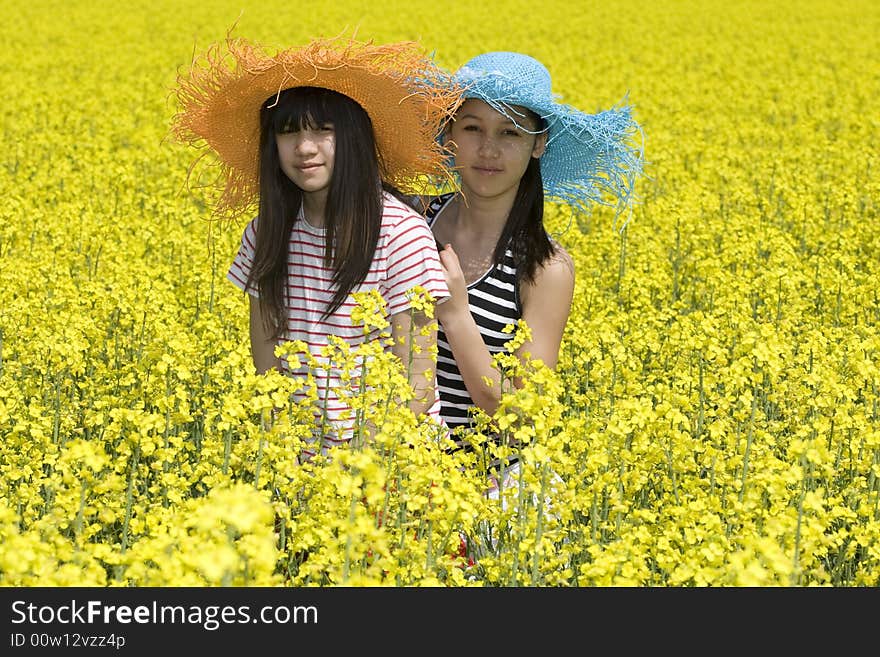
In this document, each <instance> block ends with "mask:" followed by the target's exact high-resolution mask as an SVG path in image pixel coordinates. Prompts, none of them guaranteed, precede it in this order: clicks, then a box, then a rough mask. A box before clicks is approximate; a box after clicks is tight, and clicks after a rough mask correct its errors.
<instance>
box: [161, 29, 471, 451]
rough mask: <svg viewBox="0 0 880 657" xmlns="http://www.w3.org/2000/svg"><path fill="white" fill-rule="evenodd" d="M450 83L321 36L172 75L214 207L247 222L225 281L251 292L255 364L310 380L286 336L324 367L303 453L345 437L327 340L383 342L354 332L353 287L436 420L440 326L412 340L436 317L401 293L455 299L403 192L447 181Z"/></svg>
mask: <svg viewBox="0 0 880 657" xmlns="http://www.w3.org/2000/svg"><path fill="white" fill-rule="evenodd" d="M230 59H231V61H232V62H233V64H234V65H233V66H228V65H227V62H228V61H230ZM443 76H444V74H443V73H442V72H441V71H439V70H438V69H436V68H435V67H434V65H433V64H432V62H431V61H430V60H429V59H427V58H426V57H424V56H423V55H421V54H420V53H419V52H418V51H417V49H416V47H415V44H412V43H399V44H390V45H381V46H380V45H373V44H371V43H358V42H355V41H353V40H345V41H344V40H342V39H337V40H316V41H314V42H312V43H310V44H309V45H307V46H305V47H303V48H295V49H289V50H284V51H281V52H279V53H277V54H275V55H271V56H270V55H267V54H265V53H264V52H262V51H261V50H259V49H258V48H256V47H254V46H252V45H250V44H248V43H246V42H244V41H241V40H229V41H227V43H226V45H225V49H224V48H222V47H221V46H215V47H214V48H212V49H211V50H209V52H208V53H207V54H206V56H205V58H204V64H202V62H199V63H197V65H194V66H193V67H192V70H191V71H190V73H189V75H188V76H186V77H182V78H181V79H180V80H179V84H178V90H177V96H178V99H179V101H180V103H181V105H182V109H181V111H180V112H179V113H178V115H177V116H176V117H175V130H176V134H177V136H178V137H179V138H180V139H183V140H184V141H188V142H189V143H191V144H193V145H204V146H206V147H207V150H208V151H210V152H213V154H215V155H216V157H217V159H218V162H219V165H220V169H221V172H222V174H223V175H222V176H221V178H220V180H221V182H222V184H223V190H222V193H221V195H220V198H219V202H218V205H217V209H216V211H217V213H218V214H219V215H221V216H224V217H229V216H232V217H238V216H240V215H241V214H242V213H244V212H248V211H250V212H252V213H255V216H253V218H251V219H250V221H249V222H248V223H247V225H246V226H245V228H244V231H243V234H242V239H241V246H240V249H239V251H238V253H237V255H236V256H235V258H234V260H233V262H232V265H231V266H230V268H229V271H228V275H227V277H228V279H229V280H230V281H231V282H232V283H233V284H235V285H236V286H237V287H239V288H240V289H241V290H243V291H245V292H246V293H247V294H248V295H249V300H250V341H251V352H252V356H253V362H254V365H255V367H256V370H257V371H258V372H265V371H267V370H269V369H271V368H276V369H278V370H281V371H283V372H286V373H288V374H291V375H295V374H304V373H305V369H306V368H307V367H308V366H307V365H303V366H302V367H296V366H295V365H294V364H292V363H291V362H288V360H287V359H286V358H285V357H278V356H276V354H275V347H276V345H278V344H279V343H281V342H284V341H294V340H301V341H303V342H304V343H305V344H306V345H307V346H308V350H309V354H310V355H311V356H312V357H313V358H314V359H315V360H316V361H317V362H318V363H319V364H320V365H321V367H320V368H318V370H317V371H316V370H315V369H312V370H311V373H312V375H313V377H314V380H315V381H316V382H317V383H318V385H319V386H320V390H319V394H320V400H319V402H318V403H317V405H316V406H315V413H316V418H315V430H314V439H315V443H314V444H313V446H312V448H311V449H310V450H309V451H307V452H306V453H305V455H304V456H305V457H306V458H308V457H310V456H312V455H314V454H315V453H317V450H318V449H319V446H320V449H322V450H323V451H325V452H326V450H327V448H329V447H332V446H334V445H337V444H339V443H344V442H346V441H348V440H349V439H350V438H351V435H352V425H351V420H350V419H348V415H349V413H348V410H349V409H348V406H347V404H346V402H345V400H344V396H343V395H342V394H340V392H341V390H340V388H341V386H343V385H344V383H343V379H344V378H345V376H344V373H342V372H340V371H339V370H338V369H337V368H336V367H335V366H334V364H333V363H331V362H328V359H327V357H326V356H325V355H323V354H322V352H323V351H324V349H325V347H327V345H328V344H329V343H330V342H331V341H332V340H333V339H335V338H334V336H335V337H337V338H341V339H342V340H343V341H344V342H345V343H347V344H349V345H350V346H351V347H357V346H358V345H359V344H362V343H363V342H365V341H367V340H372V339H375V338H377V337H378V330H377V329H372V330H370V331H368V332H366V333H365V331H364V327H363V326H355V325H353V323H352V319H351V310H352V307H353V306H354V305H355V304H354V300H353V297H352V294H353V293H354V292H358V291H368V290H376V291H378V292H379V293H380V294H381V296H382V297H383V299H384V300H385V301H386V313H387V319H388V321H390V323H391V331H392V338H393V345H394V346H393V347H391V349H392V350H393V351H394V353H395V354H396V355H398V356H399V357H400V358H401V360H402V361H403V362H404V363H406V362H407V361H408V358H409V354H410V353H411V352H412V361H411V362H412V366H411V368H410V371H409V378H410V383H411V385H412V386H413V388H414V391H415V393H416V394H415V399H414V401H413V402H412V403H411V404H410V407H411V408H412V410H413V411H414V412H416V413H425V414H427V416H428V417H430V418H433V419H434V420H436V421H437V423H438V424H442V422H441V421H440V400H439V397H438V395H437V391H436V377H435V376H434V372H433V370H434V367H435V364H434V361H433V359H432V356H431V354H432V349H431V347H432V345H433V344H435V342H436V327H435V328H434V330H433V331H431V330H430V329H429V330H428V331H427V332H426V333H427V337H424V336H422V335H421V331H420V330H419V329H421V328H423V327H425V326H427V325H429V320H428V318H427V316H426V315H425V313H424V312H416V313H412V314H411V310H410V304H409V299H408V296H407V292H408V291H410V290H411V289H412V288H413V287H414V286H421V287H422V288H424V289H425V290H426V291H427V292H428V293H429V294H430V295H432V296H433V298H434V299H435V300H437V301H440V300H444V299H445V298H446V297H448V294H449V293H448V289H447V286H446V283H445V280H444V278H443V270H442V267H441V265H440V260H439V257H438V252H437V248H436V244H435V241H434V238H433V236H432V235H431V232H430V229H429V228H428V227H427V225H426V224H425V221H424V218H423V217H421V216H420V215H419V214H418V213H417V212H416V211H414V210H413V209H412V208H411V207H410V206H408V205H406V204H404V203H403V202H401V200H400V198H402V197H401V196H400V195H399V194H397V193H396V192H397V190H398V189H400V190H401V191H412V190H414V189H416V188H417V184H418V180H419V179H420V178H421V179H426V178H432V179H433V178H436V177H437V176H438V175H439V176H441V177H442V176H444V175H448V172H447V170H446V168H445V167H446V163H445V155H444V152H443V149H442V147H441V146H440V145H439V144H438V143H437V141H436V130H437V125H440V124H441V123H442V122H443V121H444V120H445V119H446V118H447V117H448V115H449V113H450V112H451V111H452V109H453V107H454V105H455V103H456V102H457V100H458V95H457V93H456V91H455V89H454V87H453V86H445V85H443V84H439V85H438V84H436V83H437V81H438V80H441V81H443V80H444V77H443ZM411 324H415V328H416V330H415V331H412V332H411V331H410V327H411ZM411 335H413V336H415V337H413V338H412V340H414V341H416V343H417V348H416V349H413V345H412V344H411V338H410V336H411ZM355 375H356V373H355ZM301 395H302V396H303V398H304V397H305V392H304V391H302V392H301Z"/></svg>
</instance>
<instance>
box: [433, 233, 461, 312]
mask: <svg viewBox="0 0 880 657" xmlns="http://www.w3.org/2000/svg"><path fill="white" fill-rule="evenodd" d="M440 264H441V266H442V267H443V277H444V278H445V279H446V286H447V287H448V288H449V295H450V297H449V299H447V300H446V301H444V302H443V303H439V304H437V307H436V308H435V310H434V312H435V314H436V315H437V319H438V320H439V321H440V323H445V322H448V321H449V320H451V319H452V318H453V317H456V316H461V315H462V314H470V308H469V307H468V293H467V284H466V283H465V280H464V272H462V270H461V264H460V263H459V261H458V256H457V255H456V253H455V251H454V250H453V249H452V245H451V244H447V245H446V246H445V247H443V249H442V250H441V251H440Z"/></svg>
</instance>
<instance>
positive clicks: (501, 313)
mask: <svg viewBox="0 0 880 657" xmlns="http://www.w3.org/2000/svg"><path fill="white" fill-rule="evenodd" d="M453 196H455V194H454V192H453V193H448V194H443V195H442V196H438V197H436V198H434V199H433V200H432V201H431V202H430V204H429V205H428V207H427V209H426V210H425V217H426V218H427V220H428V225H429V226H433V224H434V220H435V219H436V218H437V216H438V215H439V214H440V212H441V211H442V210H443V208H444V207H446V205H447V204H448V203H449V201H450V200H451V199H452V197H453ZM468 304H469V305H470V310H471V315H473V317H474V321H475V322H476V324H477V327H478V328H479V329H480V335H482V336H483V342H484V343H485V345H486V347H487V348H488V349H489V353H491V354H493V355H494V354H497V353H500V352H504V351H506V349H505V347H504V343H505V342H508V341H510V339H511V338H512V337H513V334H512V333H503V332H502V329H504V327H505V326H507V325H508V324H516V322H517V320H519V319H520V318H521V317H522V308H521V306H520V299H519V294H518V292H517V285H516V267H515V266H514V261H513V253H512V252H511V251H510V249H509V248H508V249H507V252H506V253H505V254H504V259H503V261H502V262H501V264H500V265H493V266H492V268H491V269H490V270H489V271H487V272H486V273H485V274H484V275H483V276H481V277H480V278H479V279H478V280H476V281H474V282H473V283H471V284H470V285H468ZM437 383H438V386H439V390H440V403H441V408H440V415H441V416H442V417H443V419H444V420H445V421H446V424H448V425H449V427H450V429H455V428H456V427H460V426H466V427H470V426H472V424H473V422H472V419H471V411H472V409H473V408H474V402H473V400H471V396H470V394H469V393H468V391H467V388H466V387H465V385H464V381H463V380H462V378H461V373H460V372H459V369H458V366H457V365H456V364H455V360H454V359H453V357H452V350H451V349H450V348H449V342H447V340H446V334H445V333H444V332H443V328H442V327H440V330H439V331H438V334H437Z"/></svg>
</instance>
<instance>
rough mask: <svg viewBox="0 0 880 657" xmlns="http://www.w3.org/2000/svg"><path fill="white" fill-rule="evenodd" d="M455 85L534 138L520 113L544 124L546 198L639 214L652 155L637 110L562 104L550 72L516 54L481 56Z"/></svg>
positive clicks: (576, 206) (581, 207)
mask: <svg viewBox="0 0 880 657" xmlns="http://www.w3.org/2000/svg"><path fill="white" fill-rule="evenodd" d="M454 82H455V83H457V84H459V85H461V86H462V87H463V88H464V94H463V95H464V98H477V99H479V100H482V101H485V102H486V103H488V104H489V105H490V106H491V107H492V108H493V109H495V110H497V111H498V112H500V113H501V114H503V115H504V116H506V117H507V118H509V119H510V120H511V121H513V122H514V123H515V124H516V125H517V127H519V128H520V129H522V130H525V131H526V132H529V133H533V134H534V131H533V130H527V129H526V128H525V127H524V126H523V125H522V118H523V114H522V112H517V111H516V109H515V108H514V107H513V106H521V107H525V108H528V109H530V110H531V111H533V112H534V113H535V114H537V115H538V116H540V117H541V118H542V119H544V121H545V123H546V125H545V128H546V131H547V148H546V150H545V152H544V155H543V156H541V176H542V178H543V182H544V195H545V196H546V197H548V198H549V199H551V200H556V201H560V202H562V203H565V204H567V205H569V206H571V208H572V209H573V210H574V211H582V212H586V211H589V209H590V206H591V205H592V204H594V203H599V204H602V205H612V206H616V209H617V213H618V214H619V213H620V212H621V211H622V210H625V209H630V208H631V205H632V202H633V201H634V191H633V187H634V184H635V181H636V179H637V178H638V177H639V176H640V175H641V173H642V163H643V159H644V153H643V146H642V141H643V139H642V130H641V127H640V126H639V124H638V123H636V121H635V120H634V119H633V118H632V108H631V107H630V106H628V105H625V104H621V105H618V106H616V107H614V108H612V109H609V110H605V111H602V112H598V113H596V114H587V113H586V112H582V111H580V110H578V109H576V108H574V107H571V106H569V105H565V104H563V103H560V102H557V98H558V95H557V94H554V93H552V91H551V88H550V73H549V71H548V70H547V68H546V67H545V66H544V65H543V64H541V62H539V61H538V60H536V59H534V58H532V57H529V56H528V55H523V54H520V53H515V52H490V53H485V54H482V55H478V56H477V57H474V58H473V59H471V60H470V61H469V62H467V63H466V64H465V65H464V66H462V67H461V68H460V69H459V70H458V71H457V72H456V73H455V75H454ZM624 100H625V99H624ZM625 225H626V224H625V223H624V226H625Z"/></svg>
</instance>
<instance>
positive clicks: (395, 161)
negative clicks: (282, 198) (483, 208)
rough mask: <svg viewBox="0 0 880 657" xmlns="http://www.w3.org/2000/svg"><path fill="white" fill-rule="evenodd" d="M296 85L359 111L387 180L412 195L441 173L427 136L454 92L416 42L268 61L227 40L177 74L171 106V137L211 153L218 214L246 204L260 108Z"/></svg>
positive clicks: (339, 42)
mask: <svg viewBox="0 0 880 657" xmlns="http://www.w3.org/2000/svg"><path fill="white" fill-rule="evenodd" d="M298 86H314V87H321V88H325V89H330V90H333V91H337V92H339V93H341V94H344V95H346V96H348V97H349V98H351V99H353V100H354V101H355V102H357V103H358V104H359V105H360V106H361V107H363V108H364V110H365V111H366V113H367V114H368V115H369V117H370V119H371V121H372V124H373V130H374V134H375V137H376V145H377V149H378V151H379V155H380V163H381V165H382V166H383V171H382V173H383V178H384V179H385V180H386V181H387V182H390V183H392V184H394V185H396V186H397V187H399V188H401V189H402V190H404V191H406V190H408V189H409V190H412V191H418V190H417V189H415V188H416V187H419V188H421V183H420V181H423V180H424V179H434V178H438V177H439V178H443V177H448V176H449V175H450V173H449V171H448V168H447V167H446V163H445V160H446V157H445V152H444V150H443V148H442V147H441V146H440V145H439V144H438V143H437V141H436V134H437V130H438V129H439V126H440V125H442V124H443V122H444V121H445V120H446V119H447V118H448V117H449V116H450V115H451V113H452V112H453V111H454V109H455V107H456V104H457V103H458V102H459V93H458V90H457V88H456V87H455V85H454V84H452V83H451V80H450V79H449V78H448V76H446V74H444V73H443V72H442V71H441V70H440V69H438V68H437V67H435V66H434V64H433V62H431V60H429V59H428V58H427V57H425V56H424V55H423V54H422V53H421V51H420V50H419V49H418V46H417V44H415V43H412V42H403V43H397V44H389V45H374V44H372V43H361V42H356V41H354V40H351V39H341V38H338V39H335V40H315V41H313V42H312V43H310V44H308V45H307V46H305V47H302V48H295V49H288V50H283V51H280V52H278V53H277V54H275V55H271V56H270V55H267V54H265V53H264V52H263V51H262V50H261V49H259V48H258V47H256V46H253V45H251V44H249V43H247V42H245V41H243V40H240V39H239V40H227V41H226V43H225V46H224V45H223V44H219V45H215V46H213V47H212V48H211V49H210V50H209V51H208V52H207V53H206V54H205V56H204V57H203V58H202V59H201V60H199V61H197V62H196V63H195V64H194V65H193V67H192V68H191V70H190V71H189V72H188V74H187V75H186V76H181V77H179V78H178V87H177V98H178V100H179V102H180V106H181V109H180V111H179V112H178V114H177V115H176V116H175V119H174V124H173V130H174V133H175V135H176V136H177V137H178V138H179V139H181V140H182V141H185V142H188V143H190V144H192V145H196V146H199V147H202V148H205V147H206V148H207V150H209V151H211V152H213V154H214V155H215V156H216V158H217V161H218V163H219V164H220V167H221V170H222V175H221V176H220V182H221V184H222V185H223V191H222V193H221V196H220V198H219V200H218V207H217V211H218V212H220V213H221V214H231V213H239V212H241V211H243V210H245V209H248V208H249V207H250V206H252V205H253V203H254V202H255V201H256V199H257V197H258V191H259V190H258V171H259V169H258V167H259V163H258V158H259V141H260V125H259V112H260V107H261V106H262V104H263V103H264V102H265V101H266V100H267V99H268V98H270V97H272V96H274V95H277V94H279V93H280V92H281V91H283V90H284V89H289V88H292V87H298Z"/></svg>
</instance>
